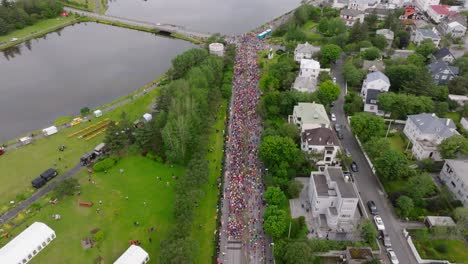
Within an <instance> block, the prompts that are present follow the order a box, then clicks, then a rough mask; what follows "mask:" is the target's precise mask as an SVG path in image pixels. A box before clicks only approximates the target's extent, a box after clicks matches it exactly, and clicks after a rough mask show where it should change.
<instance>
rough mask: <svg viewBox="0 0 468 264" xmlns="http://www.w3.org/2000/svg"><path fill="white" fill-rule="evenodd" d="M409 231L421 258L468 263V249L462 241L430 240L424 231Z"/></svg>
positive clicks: (428, 234) (427, 233) (429, 236)
mask: <svg viewBox="0 0 468 264" xmlns="http://www.w3.org/2000/svg"><path fill="white" fill-rule="evenodd" d="M409 231H410V234H411V236H412V238H413V243H414V245H415V246H416V249H417V250H418V252H419V255H420V256H421V258H423V259H437V260H448V261H450V262H454V263H468V262H467V260H468V251H467V248H468V247H467V245H466V244H465V243H464V242H463V241H462V240H446V239H431V234H430V233H429V231H427V230H426V229H418V230H409Z"/></svg>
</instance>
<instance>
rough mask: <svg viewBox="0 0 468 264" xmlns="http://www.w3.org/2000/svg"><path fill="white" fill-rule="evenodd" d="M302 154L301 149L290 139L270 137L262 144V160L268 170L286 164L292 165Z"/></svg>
mask: <svg viewBox="0 0 468 264" xmlns="http://www.w3.org/2000/svg"><path fill="white" fill-rule="evenodd" d="M299 154H300V152H299V149H298V148H297V147H296V144H294V141H293V140H292V139H290V138H286V137H279V136H268V137H265V138H263V140H262V142H261V144H260V159H262V161H263V163H264V164H265V165H266V166H267V167H268V168H273V167H276V166H278V165H279V164H281V163H283V162H285V163H287V164H292V163H294V161H295V160H296V159H297V156H298V155H299Z"/></svg>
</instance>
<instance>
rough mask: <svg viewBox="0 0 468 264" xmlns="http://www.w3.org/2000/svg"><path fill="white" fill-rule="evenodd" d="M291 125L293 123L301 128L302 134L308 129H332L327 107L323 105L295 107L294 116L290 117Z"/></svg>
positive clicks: (312, 104) (301, 104) (300, 104)
mask: <svg viewBox="0 0 468 264" xmlns="http://www.w3.org/2000/svg"><path fill="white" fill-rule="evenodd" d="M289 123H293V124H295V125H297V127H299V128H300V130H301V132H304V130H307V129H313V128H319V127H330V119H328V115H327V112H326V111H325V107H323V105H321V104H316V103H315V102H314V103H298V104H297V105H296V106H294V110H293V114H292V116H291V115H290V116H289Z"/></svg>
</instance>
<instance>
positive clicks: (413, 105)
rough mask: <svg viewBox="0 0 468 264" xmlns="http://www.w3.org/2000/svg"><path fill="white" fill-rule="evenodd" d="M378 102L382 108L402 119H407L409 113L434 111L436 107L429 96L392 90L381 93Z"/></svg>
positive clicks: (392, 115) (394, 116)
mask: <svg viewBox="0 0 468 264" xmlns="http://www.w3.org/2000/svg"><path fill="white" fill-rule="evenodd" d="M378 104H379V108H380V109H381V110H383V111H384V112H386V113H391V117H392V118H395V119H400V120H401V119H403V120H404V119H406V117H407V115H414V114H420V113H425V112H432V111H433V109H434V103H433V101H432V100H431V98H429V97H426V96H414V95H406V94H402V93H399V94H397V93H392V92H390V93H383V94H380V95H379V96H378Z"/></svg>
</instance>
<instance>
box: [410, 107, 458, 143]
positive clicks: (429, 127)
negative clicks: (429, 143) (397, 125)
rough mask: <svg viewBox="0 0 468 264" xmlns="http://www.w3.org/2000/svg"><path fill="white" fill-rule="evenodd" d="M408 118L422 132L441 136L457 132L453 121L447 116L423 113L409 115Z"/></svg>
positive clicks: (446, 136) (448, 135)
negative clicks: (441, 116) (440, 116)
mask: <svg viewBox="0 0 468 264" xmlns="http://www.w3.org/2000/svg"><path fill="white" fill-rule="evenodd" d="M408 119H410V120H411V121H412V122H413V123H414V124H415V125H416V127H417V128H418V129H419V131H420V132H421V133H423V134H436V135H439V136H440V137H442V138H448V137H451V136H453V135H455V134H458V133H457V132H456V131H455V129H456V125H455V123H454V122H453V121H452V119H449V118H439V117H437V116H436V115H435V114H428V113H423V114H418V115H409V116H408Z"/></svg>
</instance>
